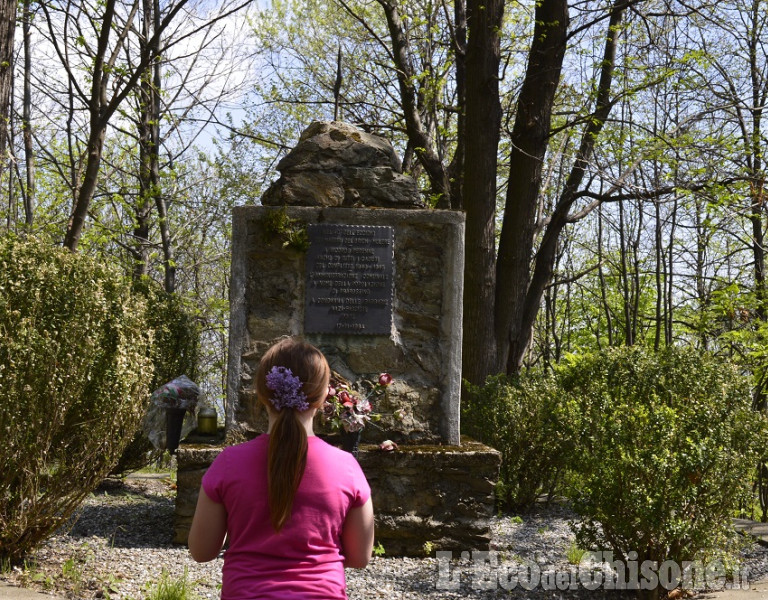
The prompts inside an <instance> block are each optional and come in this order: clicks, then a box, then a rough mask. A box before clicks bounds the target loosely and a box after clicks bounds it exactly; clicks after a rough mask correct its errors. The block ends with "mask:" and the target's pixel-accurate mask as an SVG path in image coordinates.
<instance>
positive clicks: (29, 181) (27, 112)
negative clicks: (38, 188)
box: [21, 0, 35, 227]
mask: <svg viewBox="0 0 768 600" xmlns="http://www.w3.org/2000/svg"><path fill="white" fill-rule="evenodd" d="M30 4H31V0H24V9H23V11H24V12H23V14H22V20H23V21H24V24H23V27H24V29H23V31H24V103H23V114H22V124H21V130H22V136H23V138H24V162H25V165H26V179H25V184H26V185H25V186H24V188H25V189H24V216H25V221H26V223H27V226H29V227H31V226H32V223H33V222H34V218H35V153H34V143H33V140H32V49H31V48H30V37H31V36H30V29H31V27H32V12H31V10H30Z"/></svg>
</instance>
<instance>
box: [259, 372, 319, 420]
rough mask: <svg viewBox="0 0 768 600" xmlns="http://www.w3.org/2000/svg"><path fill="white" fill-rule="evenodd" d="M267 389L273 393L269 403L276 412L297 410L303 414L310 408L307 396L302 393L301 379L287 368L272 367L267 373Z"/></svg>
mask: <svg viewBox="0 0 768 600" xmlns="http://www.w3.org/2000/svg"><path fill="white" fill-rule="evenodd" d="M267 387H268V388H269V389H270V390H272V392H273V393H272V397H271V398H270V399H269V401H270V402H271V403H272V406H274V407H275V410H282V409H283V408H295V409H296V410H298V411H299V412H301V411H304V410H307V409H308V408H309V402H307V396H306V394H304V392H302V391H301V387H302V383H301V379H299V378H298V377H296V376H295V375H294V374H293V372H292V371H291V370H290V369H288V368H287V367H277V366H275V367H272V368H271V369H270V370H269V373H267Z"/></svg>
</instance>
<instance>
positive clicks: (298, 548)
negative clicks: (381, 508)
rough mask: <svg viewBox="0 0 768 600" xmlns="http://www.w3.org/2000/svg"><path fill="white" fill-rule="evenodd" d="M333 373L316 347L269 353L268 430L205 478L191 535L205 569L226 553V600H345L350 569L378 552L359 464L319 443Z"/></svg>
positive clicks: (294, 343)
mask: <svg viewBox="0 0 768 600" xmlns="http://www.w3.org/2000/svg"><path fill="white" fill-rule="evenodd" d="M329 377H330V369H329V367H328V362H327V361H326V359H325V357H324V356H323V354H322V353H321V352H320V351H319V350H318V349H317V348H315V347H314V346H312V345H310V344H308V343H306V342H303V341H299V340H296V339H293V338H289V339H285V340H283V341H281V342H279V343H277V344H275V345H274V346H272V347H271V348H270V349H269V350H267V352H266V353H265V354H264V356H263V357H262V359H261V362H260V363H259V367H258V370H257V371H256V381H255V388H256V396H257V398H258V399H259V401H260V402H261V403H262V404H264V405H265V406H266V408H267V414H268V416H269V429H268V432H267V433H265V434H262V435H260V436H258V437H256V438H255V439H253V440H251V441H250V442H246V443H245V444H239V445H237V446H230V447H228V448H226V449H225V450H224V451H223V452H222V453H221V454H219V456H218V457H217V458H216V460H214V462H213V464H212V465H211V466H210V468H209V469H208V471H207V472H206V474H205V475H204V477H203V482H202V485H201V488H200V494H199V496H198V503H197V509H196V510H195V516H194V518H193V521H192V527H191V529H190V532H189V542H188V543H189V549H190V553H191V554H192V557H193V558H194V559H195V560H196V561H198V562H204V561H209V560H213V559H214V558H216V557H217V556H218V555H219V552H220V551H221V548H222V546H223V544H224V538H225V536H226V537H227V539H228V548H227V550H226V552H225V553H224V568H223V577H222V589H221V600H255V599H257V598H274V599H280V600H283V599H285V598H301V599H307V600H311V599H314V598H317V599H321V598H322V599H324V600H325V599H333V598H338V599H342V600H343V599H345V598H346V581H345V578H344V567H357V568H363V567H365V566H366V565H367V564H368V560H369V558H370V556H371V552H372V550H373V507H372V504H371V499H370V494H371V492H370V487H369V486H368V482H367V481H366V479H365V476H364V475H363V472H362V470H361V469H360V466H359V465H358V463H357V461H356V460H355V459H354V457H353V456H352V455H351V454H349V453H347V452H344V451H342V450H339V449H338V448H335V447H333V446H330V445H329V444H327V443H325V442H323V441H322V440H321V439H320V438H318V437H316V436H315V434H314V431H313V427H312V422H313V417H314V416H315V413H316V412H317V411H318V409H321V408H322V405H323V402H324V401H325V398H326V396H327V393H328V382H329Z"/></svg>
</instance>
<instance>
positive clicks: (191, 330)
mask: <svg viewBox="0 0 768 600" xmlns="http://www.w3.org/2000/svg"><path fill="white" fill-rule="evenodd" d="M134 291H135V292H137V293H139V294H140V295H141V296H143V297H144V298H146V301H147V323H148V326H149V328H150V329H151V330H152V332H153V344H152V350H151V358H152V369H153V370H152V379H151V381H150V383H149V389H150V391H152V390H155V389H157V388H159V387H160V386H161V385H162V384H164V383H166V382H168V381H170V380H172V379H174V378H176V377H178V376H179V375H187V376H188V377H189V378H190V379H192V380H193V381H194V380H195V378H196V377H197V364H198V356H199V347H200V327H199V325H198V324H197V322H196V321H195V318H194V315H193V313H192V311H190V310H189V309H188V308H187V307H186V306H185V304H184V300H183V299H182V298H181V297H179V296H178V295H177V294H169V293H167V292H166V291H165V290H164V289H163V288H162V287H161V286H160V285H159V284H158V283H157V282H155V281H152V280H151V279H149V278H144V279H142V280H141V281H139V282H136V283H134ZM149 402H150V397H149V396H147V398H146V402H145V404H144V411H145V412H146V410H147V409H148V408H149ZM162 455H163V450H158V449H156V448H155V447H154V446H153V445H152V442H150V441H149V438H148V437H147V436H146V434H145V433H144V431H143V430H141V429H139V430H138V431H137V432H136V434H135V435H134V437H133V439H132V440H131V442H130V443H129V444H128V446H127V447H126V449H125V451H124V452H123V454H122V456H121V457H120V460H119V461H118V463H117V465H116V466H115V468H114V469H113V470H112V473H113V474H122V473H128V472H131V471H135V470H137V469H140V468H142V467H145V466H147V465H149V464H150V463H151V462H156V461H158V460H159V459H160V457H161V456H162Z"/></svg>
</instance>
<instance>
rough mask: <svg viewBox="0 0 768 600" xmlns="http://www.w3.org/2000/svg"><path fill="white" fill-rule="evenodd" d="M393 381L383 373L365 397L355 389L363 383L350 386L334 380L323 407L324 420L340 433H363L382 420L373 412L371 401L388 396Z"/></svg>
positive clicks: (387, 374) (329, 387) (388, 375)
mask: <svg viewBox="0 0 768 600" xmlns="http://www.w3.org/2000/svg"><path fill="white" fill-rule="evenodd" d="M392 381H393V379H392V376H391V375H390V374H389V373H382V374H381V375H379V377H378V379H377V381H376V382H375V383H374V384H373V387H372V388H371V389H370V391H369V392H368V393H366V394H365V395H363V394H362V393H361V392H360V391H359V390H358V389H355V388H360V387H362V385H363V384H361V383H355V384H352V385H350V384H349V383H346V382H341V381H337V380H332V381H331V384H330V385H329V386H328V396H327V398H326V399H325V404H324V405H323V419H324V420H325V421H326V422H330V423H331V425H332V426H333V427H334V429H337V430H339V431H347V432H352V431H362V430H363V429H364V428H365V426H366V425H367V424H368V423H370V422H372V421H378V420H379V419H380V418H381V415H380V414H378V413H375V412H373V403H372V402H371V399H372V398H374V397H377V396H380V395H382V394H386V390H387V387H388V386H389V385H390V384H391V383H392Z"/></svg>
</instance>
